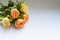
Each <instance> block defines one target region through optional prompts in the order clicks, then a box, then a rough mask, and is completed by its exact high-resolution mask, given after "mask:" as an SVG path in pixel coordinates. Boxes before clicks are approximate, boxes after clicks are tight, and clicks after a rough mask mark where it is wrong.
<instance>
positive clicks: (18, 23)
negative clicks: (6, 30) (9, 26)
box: [15, 19, 24, 28]
mask: <svg viewBox="0 0 60 40" xmlns="http://www.w3.org/2000/svg"><path fill="white" fill-rule="evenodd" d="M23 25H24V20H22V19H18V20H17V21H16V22H15V26H16V28H22V26H23Z"/></svg>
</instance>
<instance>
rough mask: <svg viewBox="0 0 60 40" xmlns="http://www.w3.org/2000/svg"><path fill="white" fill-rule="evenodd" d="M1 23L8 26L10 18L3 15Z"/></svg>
mask: <svg viewBox="0 0 60 40" xmlns="http://www.w3.org/2000/svg"><path fill="white" fill-rule="evenodd" d="M2 24H3V26H5V27H9V26H10V20H9V19H8V18H7V17H5V18H4V19H3V20H2Z"/></svg>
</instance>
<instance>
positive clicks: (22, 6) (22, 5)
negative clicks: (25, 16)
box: [20, 4, 28, 13]
mask: <svg viewBox="0 0 60 40" xmlns="http://www.w3.org/2000/svg"><path fill="white" fill-rule="evenodd" d="M20 11H21V12H23V13H28V7H27V5H25V4H21V9H20Z"/></svg>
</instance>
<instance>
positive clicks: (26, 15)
mask: <svg viewBox="0 0 60 40" xmlns="http://www.w3.org/2000/svg"><path fill="white" fill-rule="evenodd" d="M23 18H24V22H26V21H28V18H29V16H28V14H24V15H23Z"/></svg>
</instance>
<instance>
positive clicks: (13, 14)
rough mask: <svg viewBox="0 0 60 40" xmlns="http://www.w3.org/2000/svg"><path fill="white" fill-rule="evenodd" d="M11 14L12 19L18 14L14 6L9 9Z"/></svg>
mask: <svg viewBox="0 0 60 40" xmlns="http://www.w3.org/2000/svg"><path fill="white" fill-rule="evenodd" d="M11 16H12V18H13V19H14V18H18V16H19V11H18V10H17V9H16V8H14V9H12V10H11Z"/></svg>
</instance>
